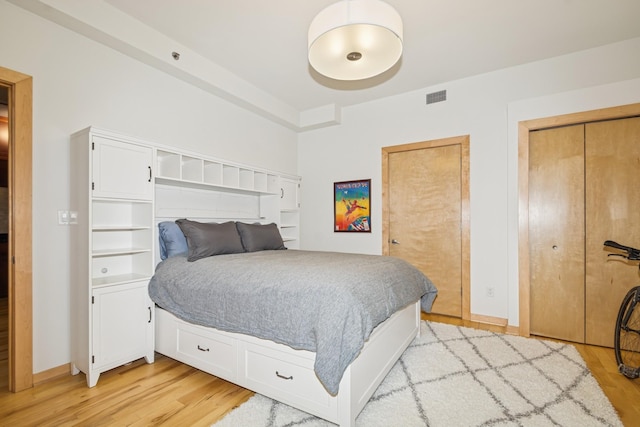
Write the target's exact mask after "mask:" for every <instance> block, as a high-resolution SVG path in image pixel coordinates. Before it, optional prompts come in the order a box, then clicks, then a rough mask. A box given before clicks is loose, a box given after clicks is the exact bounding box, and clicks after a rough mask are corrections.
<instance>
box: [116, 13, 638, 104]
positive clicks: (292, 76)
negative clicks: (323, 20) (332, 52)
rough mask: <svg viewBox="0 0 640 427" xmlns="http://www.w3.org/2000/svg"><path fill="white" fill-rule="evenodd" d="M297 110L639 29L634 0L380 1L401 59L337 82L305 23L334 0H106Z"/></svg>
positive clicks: (631, 34)
mask: <svg viewBox="0 0 640 427" xmlns="http://www.w3.org/2000/svg"><path fill="white" fill-rule="evenodd" d="M106 2H107V3H109V4H111V5H112V6H114V7H116V8H118V9H120V10H122V11H123V12H125V13H127V14H129V15H131V16H133V17H134V18H136V19H137V20H139V21H141V22H143V23H144V24H146V25H148V26H151V27H153V28H154V29H156V30H158V31H160V32H162V33H164V34H166V35H167V36H169V37H171V38H173V39H175V40H176V41H178V42H180V43H181V44H183V45H185V46H187V47H189V48H191V49H192V50H194V51H195V52H198V53H200V54H201V55H203V56H204V57H206V58H208V59H210V60H211V61H213V62H215V63H217V64H218V65H220V66H222V67H224V68H226V69H228V70H229V71H231V72H233V73H234V74H236V75H238V76H239V77H241V78H242V79H244V80H246V81H248V82H250V83H252V84H253V85H255V86H257V87H259V88H261V89H263V90H264V91H266V92H268V93H270V94H272V95H274V96H275V97H277V98H279V99H281V100H282V101H284V102H285V103H287V104H289V105H291V106H293V107H294V108H296V109H297V110H307V109H311V108H315V107H319V106H322V105H326V104H330V103H336V104H338V105H340V106H347V105H352V104H358V103H362V102H365V101H369V100H372V99H376V98H380V97H385V96H389V95H394V94H398V93H402V92H407V91H411V90H414V89H419V88H424V87H428V86H432V85H437V84H439V83H443V82H447V81H451V80H455V79H459V78H463V77H468V76H471V75H476V74H480V73H485V72H488V71H493V70H497V69H500V68H505V67H510V66H514V65H519V64H523V63H526V62H531V61H536V60H540V59H545V58H550V57H553V56H558V55H563V54H566V53H569V52H574V51H579V50H583V49H588V48H592V47H595V46H600V45H604V44H608V43H612V42H616V41H620V40H624V39H629V38H634V37H638V36H640V21H639V17H640V1H638V0H482V1H479V0H387V3H389V4H390V5H391V6H393V7H395V8H396V10H398V12H399V13H400V15H401V16H402V19H403V23H404V41H405V44H404V54H403V57H402V60H401V63H400V64H398V66H397V67H395V68H394V69H392V70H390V71H389V72H388V73H386V75H384V76H381V77H380V78H377V79H376V78H372V79H369V81H361V82H356V83H354V82H336V81H333V80H330V79H327V78H323V77H322V76H320V75H318V74H317V73H315V72H314V70H313V69H312V68H311V67H310V66H309V65H308V62H307V31H308V28H309V24H310V22H311V21H312V19H313V18H314V16H315V15H316V14H317V13H318V12H319V11H320V10H322V9H323V8H324V7H326V6H328V5H330V4H332V3H334V2H335V0H269V1H265V0H216V1H211V0H180V1H175V0H136V1H131V0H106Z"/></svg>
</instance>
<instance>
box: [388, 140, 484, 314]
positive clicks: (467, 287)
mask: <svg viewBox="0 0 640 427" xmlns="http://www.w3.org/2000/svg"><path fill="white" fill-rule="evenodd" d="M469 140H470V138H469V135H461V136H453V137H450V138H442V139H434V140H431V141H423V142H414V143H409V144H402V145H394V146H391V147H382V254H383V255H389V239H390V237H389V213H390V207H389V154H390V153H399V152H404V151H414V150H422V149H425V148H436V147H445V146H448V145H460V245H461V248H460V249H461V256H462V259H461V264H462V265H461V266H460V270H461V280H462V295H461V297H462V319H463V320H470V319H471V261H470V260H471V249H470V231H469V229H470V227H469V198H470V196H469V194H470V191H469Z"/></svg>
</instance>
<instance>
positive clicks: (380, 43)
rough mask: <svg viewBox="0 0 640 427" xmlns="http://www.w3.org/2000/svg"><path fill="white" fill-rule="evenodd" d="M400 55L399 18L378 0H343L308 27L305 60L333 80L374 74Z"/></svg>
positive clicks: (329, 8)
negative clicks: (307, 53)
mask: <svg viewBox="0 0 640 427" xmlns="http://www.w3.org/2000/svg"><path fill="white" fill-rule="evenodd" d="M401 55H402V18H400V14H398V12H397V11H396V10H395V9H394V8H393V7H391V6H389V5H388V4H387V3H385V2H383V1H380V0H344V1H340V2H338V3H334V4H332V5H331V6H329V7H327V8H325V9H323V10H322V11H321V12H320V13H319V14H318V15H317V16H316V17H315V18H314V19H313V21H311V25H310V26H309V63H310V64H311V66H312V67H313V68H314V69H315V70H316V71H317V72H319V73H320V74H323V75H325V76H327V77H330V78H332V79H336V80H362V79H367V78H369V77H373V76H377V75H378V74H381V73H383V72H385V71H387V70H388V69H389V68H391V67H393V65H394V64H395V63H396V62H398V60H399V59H400V56H401Z"/></svg>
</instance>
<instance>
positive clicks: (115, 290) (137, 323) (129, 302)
mask: <svg viewBox="0 0 640 427" xmlns="http://www.w3.org/2000/svg"><path fill="white" fill-rule="evenodd" d="M147 286H148V282H147V281H143V282H135V283H127V284H124V285H115V286H105V287H102V288H96V289H95V290H94V291H93V298H92V306H93V310H92V329H93V330H92V331H91V332H92V335H93V337H94V342H93V347H94V352H93V353H94V356H93V358H94V359H93V360H92V363H93V365H94V368H93V369H92V370H93V371H95V372H98V374H96V375H95V376H94V378H92V380H93V381H90V382H92V383H93V384H90V386H93V385H95V382H97V380H98V375H99V372H104V371H106V370H108V369H111V368H115V367H116V366H120V365H122V364H125V363H128V362H130V361H131V360H135V359H139V358H141V357H147V358H151V361H153V353H150V350H149V349H153V327H152V324H153V308H152V307H153V303H152V302H151V300H150V298H149V292H148V291H147Z"/></svg>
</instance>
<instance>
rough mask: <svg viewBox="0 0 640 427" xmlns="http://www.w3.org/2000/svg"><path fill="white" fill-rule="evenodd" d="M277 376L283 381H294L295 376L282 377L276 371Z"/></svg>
mask: <svg viewBox="0 0 640 427" xmlns="http://www.w3.org/2000/svg"><path fill="white" fill-rule="evenodd" d="M276 376H277V377H278V378H282V379H283V380H292V379H293V375H291V376H289V377H285V376H284V375H280V373H279V372H278V371H276Z"/></svg>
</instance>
